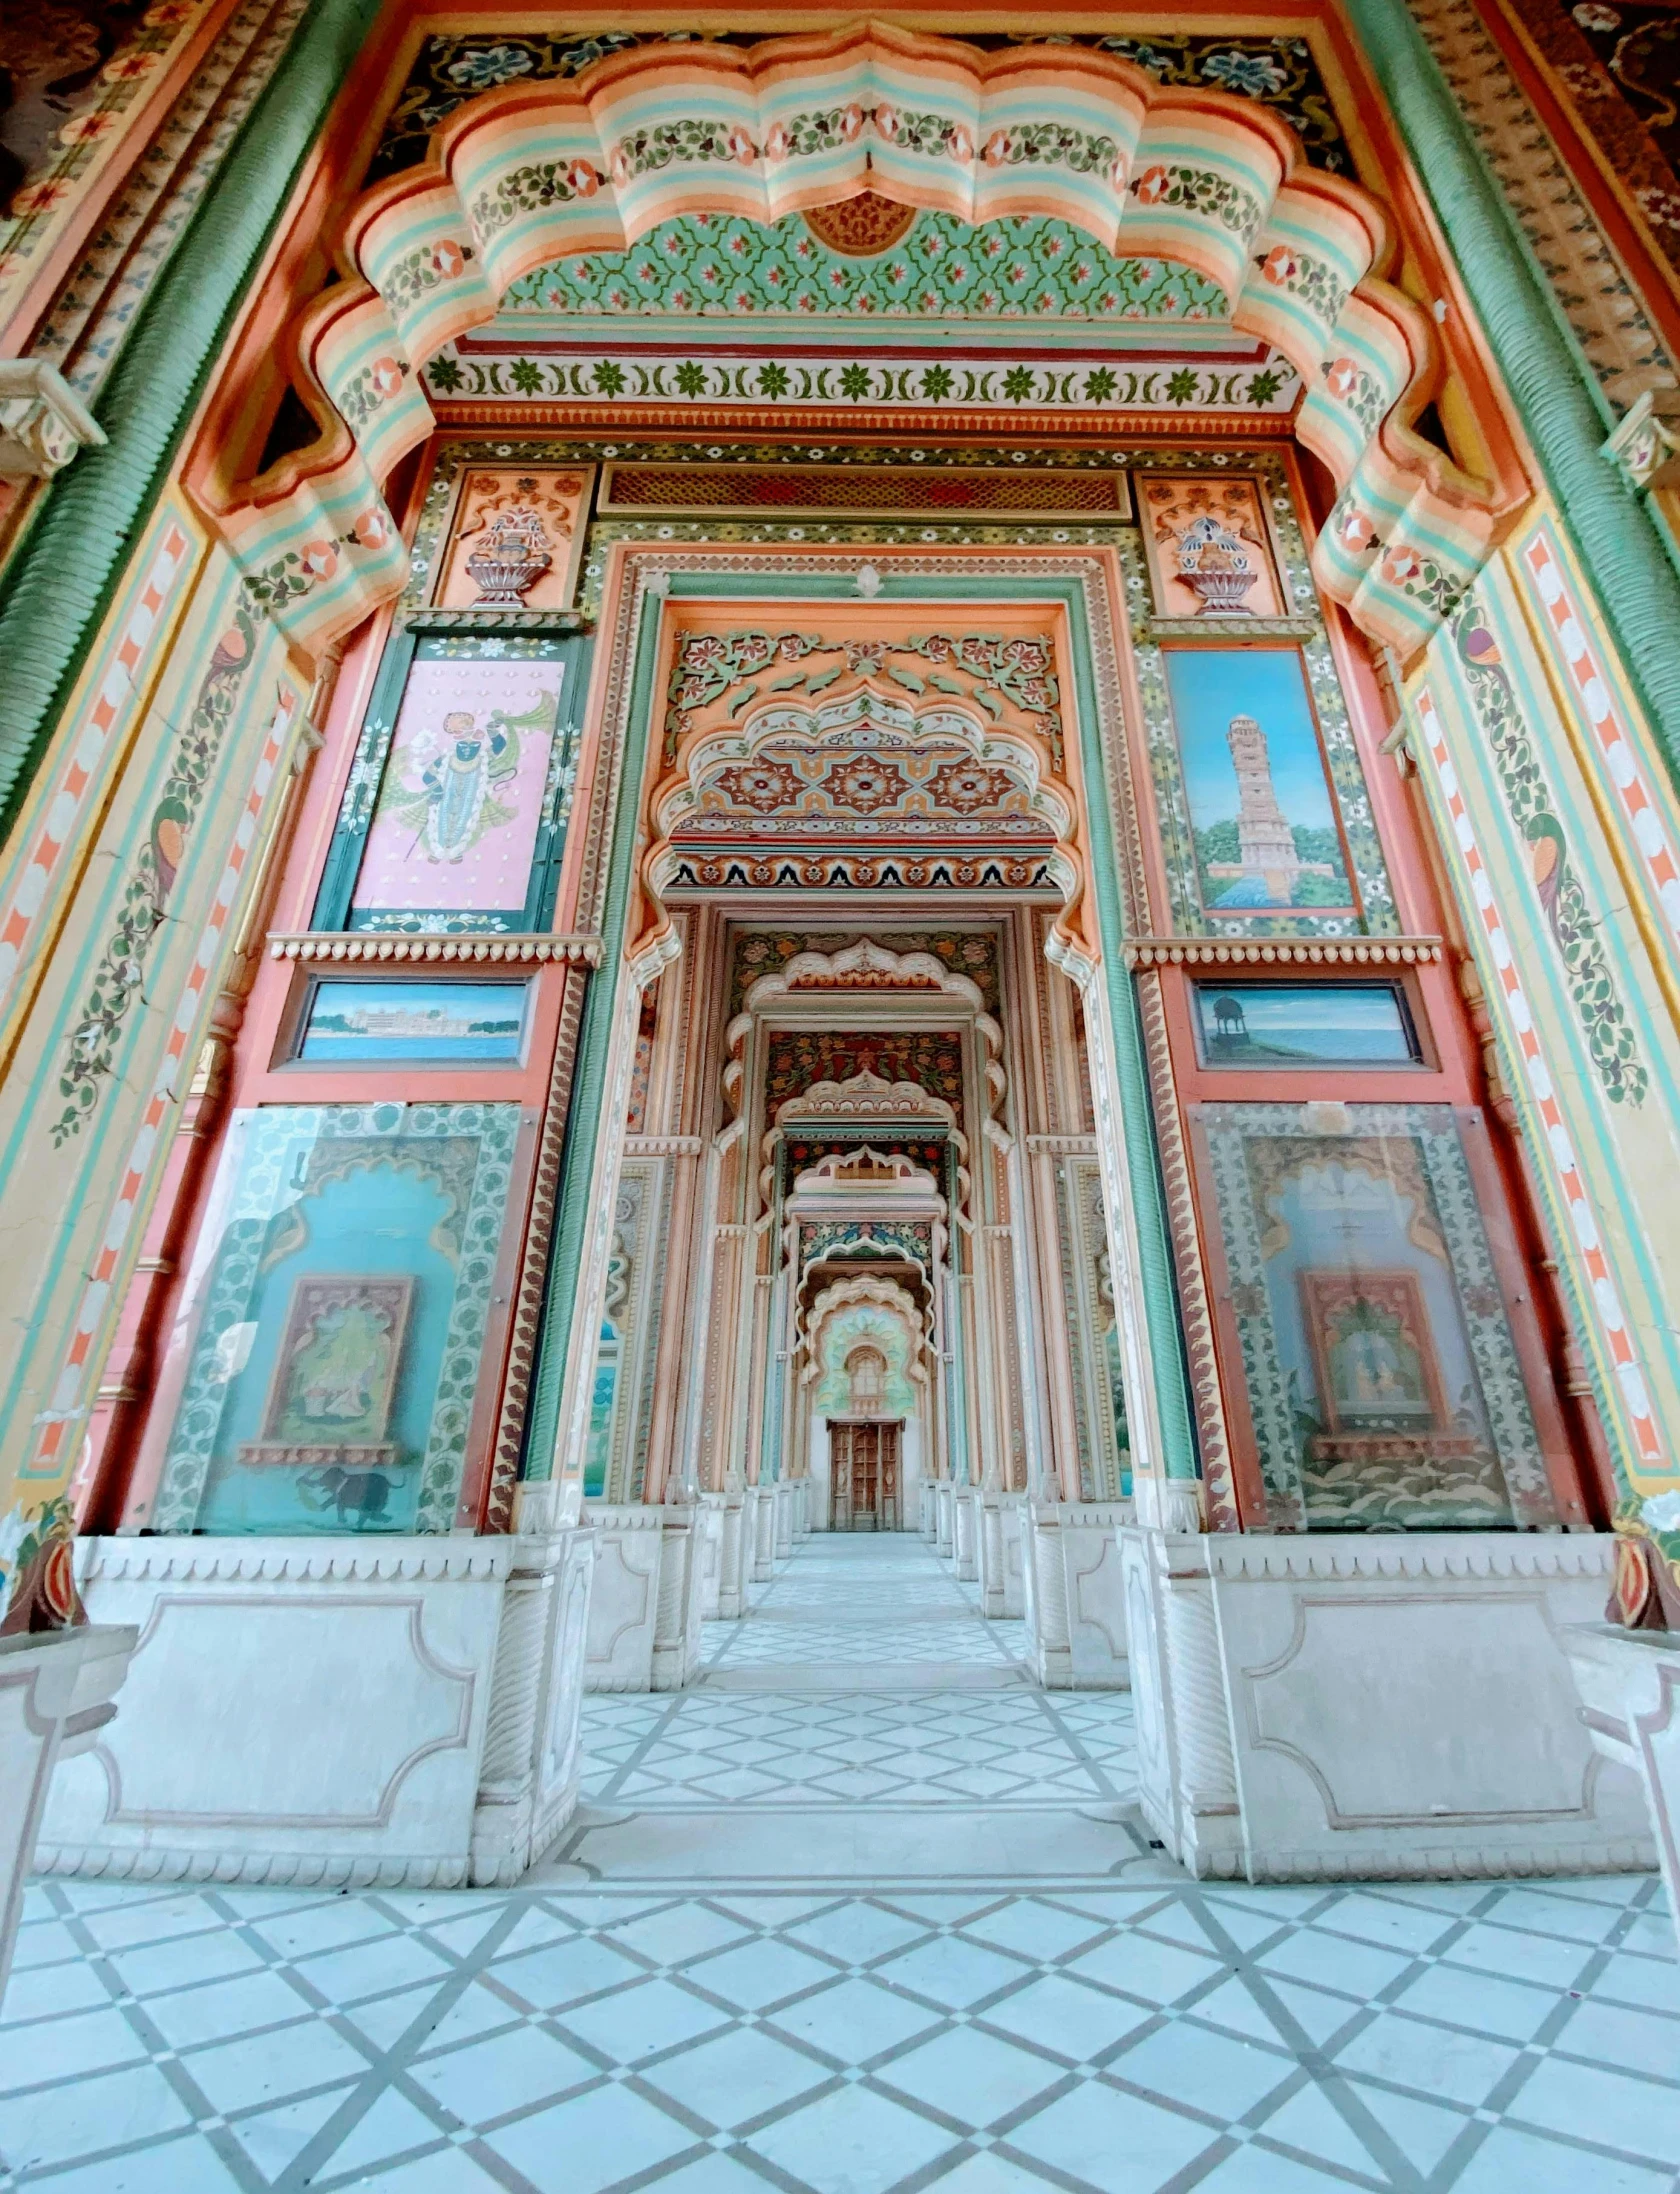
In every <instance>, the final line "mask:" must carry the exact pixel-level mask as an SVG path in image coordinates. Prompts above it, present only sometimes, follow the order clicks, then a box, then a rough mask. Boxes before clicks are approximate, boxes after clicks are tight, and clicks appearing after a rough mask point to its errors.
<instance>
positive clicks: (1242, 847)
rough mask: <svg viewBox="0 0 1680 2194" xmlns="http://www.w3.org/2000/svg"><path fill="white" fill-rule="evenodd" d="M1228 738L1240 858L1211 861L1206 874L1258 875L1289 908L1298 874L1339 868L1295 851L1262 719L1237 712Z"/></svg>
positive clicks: (1272, 897) (1275, 901)
mask: <svg viewBox="0 0 1680 2194" xmlns="http://www.w3.org/2000/svg"><path fill="white" fill-rule="evenodd" d="M1225 739H1226V744H1227V745H1228V746H1229V747H1230V750H1231V767H1232V768H1233V769H1234V770H1235V771H1236V773H1237V797H1238V801H1239V803H1240V804H1239V806H1238V809H1237V858H1236V859H1235V860H1234V861H1210V862H1209V863H1208V874H1209V876H1219V877H1230V878H1232V879H1234V880H1240V881H1243V882H1247V881H1251V880H1253V879H1255V878H1258V879H1259V880H1260V881H1261V882H1262V883H1263V884H1264V886H1265V891H1266V898H1267V900H1268V902H1269V903H1270V904H1271V905H1273V906H1284V907H1286V906H1290V905H1292V904H1293V903H1294V899H1295V885H1296V880H1297V879H1298V878H1299V877H1301V876H1303V875H1308V876H1334V875H1335V873H1336V870H1335V866H1334V864H1333V863H1332V862H1329V861H1303V860H1302V858H1301V856H1300V854H1299V852H1298V851H1297V850H1296V845H1295V833H1294V830H1293V828H1292V827H1291V825H1290V821H1289V818H1288V816H1287V815H1285V814H1284V812H1283V808H1282V806H1281V804H1280V803H1279V800H1278V796H1277V791H1276V788H1275V787H1274V785H1273V783H1272V763H1271V755H1270V753H1269V751H1268V749H1267V745H1266V734H1265V733H1264V732H1263V731H1262V730H1261V728H1260V724H1259V720H1258V718H1256V717H1253V716H1233V717H1232V718H1231V724H1230V729H1229V730H1228V731H1227V732H1226V734H1225Z"/></svg>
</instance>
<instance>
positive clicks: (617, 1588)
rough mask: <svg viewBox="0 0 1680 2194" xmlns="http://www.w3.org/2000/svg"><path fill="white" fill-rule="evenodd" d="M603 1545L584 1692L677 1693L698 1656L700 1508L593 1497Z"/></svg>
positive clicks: (590, 1510)
mask: <svg viewBox="0 0 1680 2194" xmlns="http://www.w3.org/2000/svg"><path fill="white" fill-rule="evenodd" d="M585 1514H586V1517H587V1519H588V1522H589V1523H590V1524H591V1526H592V1527H593V1528H594V1531H595V1534H596V1537H597V1539H598V1541H599V1543H600V1549H601V1552H600V1559H599V1561H598V1562H597V1563H596V1565H595V1589H594V1593H593V1595H592V1597H591V1600H590V1607H589V1652H588V1657H587V1659H586V1660H585V1663H584V1689H585V1690H586V1691H680V1690H681V1689H682V1688H683V1686H684V1684H686V1683H687V1682H688V1681H689V1679H690V1677H692V1675H693V1674H694V1671H695V1668H696V1667H697V1665H698V1663H699V1659H700V1593H701V1583H702V1570H703V1564H702V1562H701V1561H700V1560H698V1559H697V1558H696V1546H695V1541H696V1538H697V1536H698V1535H699V1534H697V1532H696V1529H695V1523H696V1518H697V1515H698V1511H696V1510H694V1509H691V1508H674V1507H663V1506H660V1507H654V1506H648V1505H645V1504H642V1503H639V1502H630V1503H627V1504H625V1505H624V1506H622V1507H619V1506H609V1505H607V1504H606V1503H601V1502H595V1501H591V1502H589V1503H587V1504H586V1508H585Z"/></svg>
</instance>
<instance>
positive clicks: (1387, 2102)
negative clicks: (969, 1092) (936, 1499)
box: [0, 1537, 1680, 2194]
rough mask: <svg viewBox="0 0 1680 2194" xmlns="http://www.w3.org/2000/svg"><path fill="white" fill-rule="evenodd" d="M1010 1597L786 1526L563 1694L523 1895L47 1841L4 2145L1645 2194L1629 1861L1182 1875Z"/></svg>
mask: <svg viewBox="0 0 1680 2194" xmlns="http://www.w3.org/2000/svg"><path fill="white" fill-rule="evenodd" d="M848 1608H849V1609H850V1610H851V1611H852V1613H851V1617H850V1619H849V1620H848V1614H847V1610H848ZM848 1629H849V1631H850V1637H849V1641H848V1643H847V1644H846V1647H845V1649H844V1650H841V1651H838V1652H837V1651H835V1650H834V1641H835V1637H836V1634H838V1633H844V1632H847V1631H848ZM1012 1630H1013V1626H1010V1625H1002V1624H986V1623H983V1622H982V1621H981V1619H980V1617H979V1615H978V1613H977V1612H976V1610H975V1608H974V1605H973V1594H972V1591H971V1590H968V1589H966V1588H962V1587H959V1586H957V1585H956V1584H955V1583H954V1582H953V1581H952V1579H951V1578H950V1575H949V1572H948V1571H947V1570H946V1569H945V1568H944V1567H943V1566H942V1565H941V1564H939V1563H938V1562H937V1561H936V1559H935V1558H934V1556H933V1555H932V1554H931V1553H930V1552H929V1551H928V1550H927V1549H926V1548H925V1547H923V1546H922V1545H921V1544H920V1542H919V1541H917V1540H915V1539H913V1538H908V1537H899V1538H895V1539H883V1540H874V1541H871V1540H859V1541H847V1542H844V1543H842V1544H839V1545H836V1544H835V1543H834V1542H827V1543H825V1542H824V1541H822V1540H820V1539H819V1540H817V1541H815V1542H812V1543H811V1544H809V1545H807V1546H805V1547H802V1548H801V1549H799V1550H798V1551H797V1552H796V1553H795V1555H794V1557H793V1559H792V1561H791V1563H789V1564H787V1565H785V1566H784V1568H783V1570H782V1573H781V1575H780V1576H779V1577H778V1579H777V1580H776V1581H775V1583H774V1584H772V1585H771V1586H769V1587H768V1588H759V1589H758V1592H757V1594H756V1596H755V1605H754V1608H753V1611H752V1612H751V1613H750V1614H749V1615H748V1616H747V1617H746V1618H745V1619H744V1620H743V1621H742V1622H741V1623H738V1624H732V1625H718V1626H716V1627H715V1630H711V1631H709V1632H708V1637H707V1646H706V1671H705V1679H704V1680H703V1681H702V1682H700V1683H699V1684H697V1685H696V1686H695V1687H693V1688H692V1689H691V1690H690V1691H688V1692H685V1693H682V1694H679V1695H677V1696H675V1697H669V1698H661V1697H654V1698H629V1699H626V1698H617V1699H595V1700H591V1701H590V1702H589V1706H588V1713H587V1720H588V1732H589V1746H590V1760H589V1770H588V1794H587V1798H586V1803H585V1806H584V1809H583V1810H582V1812H581V1813H580V1816H579V1819H578V1821H577V1823H576V1824H575V1825H574V1827H573V1829H572V1830H571V1831H569V1832H568V1835H567V1837H566V1839H565V1840H564V1841H563V1842H562V1844H561V1845H560V1846H559V1847H558V1849H557V1850H556V1852H555V1853H554V1854H552V1855H551V1857H550V1858H549V1860H548V1861H547V1862H546V1863H545V1864H544V1866H543V1867H542V1868H540V1869H539V1870H538V1871H537V1873H536V1874H535V1875H533V1876H532V1877H531V1878H530V1879H529V1881H528V1882H527V1883H526V1884H524V1885H522V1886H521V1887H520V1888H518V1889H517V1890H514V1891H511V1892H508V1891H498V1892H494V1893H479V1892H473V1891H456V1892H452V1893H438V1894H414V1895H400V1894H399V1895H390V1894H378V1893H351V1894H345V1895H334V1894H330V1893H329V1894H323V1893H319V1892H314V1893H311V1892H304V1891H295V1892H294V1891H285V1890H262V1889H218V1888H213V1887H206V1888H193V1889H190V1890H183V1889H179V1888H176V1889H169V1888H150V1889H148V1888H143V1887H135V1886H131V1885H123V1886H110V1887H105V1886H101V1885H100V1884H97V1883H92V1882H73V1881H56V1880H55V1881H49V1882H43V1883H38V1884H37V1885H35V1886H34V1887H33V1888H32V1890H31V1891H30V1893H29V1904H28V1911H27V1915H26V1924H25V1927H24V1929H23V1933H22V1937H21V1940H20V1943H19V1949H18V1958H17V1964H16V1968H15V1970H14V1974H13V1978H12V1982H11V1986H10V1988H9V1990H8V1992H7V1995H6V1999H5V2003H4V2005H3V2007H0V2155H4V2156H5V2158H6V2159H7V2163H8V2165H9V2169H0V2187H4V2188H6V2189H8V2190H9V2189H12V2188H25V2187H27V2188H35V2187H43V2188H46V2187H50V2188H52V2189H54V2190H55V2194H208V2190H212V2189H213V2190H216V2194H228V2190H234V2189H238V2190H244V2194H256V2190H258V2189H268V2188H273V2189H277V2190H280V2194H302V2190H304V2189H310V2190H316V2189H319V2190H322V2194H332V2190H337V2189H340V2188H352V2187H374V2188H378V2189H382V2190H384V2194H494V2190H496V2189H507V2190H515V2194H531V2190H540V2194H637V2190H639V2189H642V2188H657V2189H658V2190H659V2194H763V2190H764V2189H766V2188H781V2189H783V2190H785V2194H802V2190H811V2194H891V2190H897V2194H920V2190H921V2189H923V2188H937V2189H938V2190H939V2194H1044V2190H1046V2189H1053V2188H1060V2189H1063V2190H1064V2194H1089V2190H1093V2189H1095V2190H1100V2194H1188V2190H1189V2189H1190V2188H1192V2187H1194V2188H1198V2189H1207V2190H1209V2194H1332V2190H1333V2189H1337V2188H1348V2187H1362V2188H1369V2189H1381V2190H1389V2194H1398V2190H1404V2194H1445V2190H1447V2189H1452V2190H1454V2194H1565V2190H1567V2194H1680V1964H1676V1962H1675V1943H1674V1936H1673V1931H1672V1929H1671V1927H1670V1925H1669V1922H1668V1918H1667V1915H1666V1913H1665V1911H1664V1908H1663V1903H1662V1896H1661V1891H1660V1887H1659V1885H1658V1883H1657V1881H1656V1880H1655V1878H1654V1877H1651V1876H1643V1875H1641V1876H1630V1877H1627V1878H1624V1879H1616V1880H1604V1879H1593V1880H1581V1881H1548V1882H1539V1883H1516V1882H1512V1883H1487V1882H1477V1883H1458V1884H1450V1883H1447V1884H1422V1885H1408V1886H1396V1885H1372V1886H1369V1887H1361V1886H1358V1885H1352V1886H1346V1887H1337V1888H1327V1889H1319V1888H1313V1887H1304V1888H1299V1887H1291V1888H1260V1889H1254V1888H1248V1887H1246V1886H1240V1885H1229V1884H1227V1885H1222V1886H1217V1887H1205V1888H1204V1887H1201V1886H1198V1885H1197V1884H1194V1883H1192V1882H1191V1881H1189V1880H1188V1878H1187V1877H1186V1876H1184V1875H1183V1874H1182V1873H1181V1872H1179V1870H1178V1869H1176V1868H1174V1867H1172V1866H1170V1865H1168V1864H1167V1863H1166V1862H1165V1861H1164V1859H1163V1857H1162V1855H1161V1854H1160V1853H1158V1852H1155V1851H1153V1850H1151V1849H1150V1847H1149V1843H1148V1839H1147V1836H1146V1835H1145V1833H1144V1831H1143V1829H1142V1827H1141V1825H1140V1823H1139V1820H1138V1817H1137V1815H1136V1813H1135V1812H1134V1811H1133V1809H1132V1807H1131V1804H1130V1799H1129V1782H1128V1776H1129V1767H1128V1760H1129V1750H1128V1734H1129V1701H1128V1700H1127V1699H1125V1698H1124V1697H1123V1696H1102V1695H1094V1694H1082V1695H1071V1696H1070V1695H1067V1694H1062V1695H1046V1694H1042V1693H1040V1692H1038V1691H1036V1690H1035V1689H1033V1688H1032V1687H1031V1686H1030V1685H1029V1684H1027V1683H1026V1682H1025V1681H1024V1680H1023V1679H1022V1678H1021V1677H1020V1674H1019V1670H1018V1669H1015V1670H1014V1671H1013V1672H1012V1671H1011V1668H1010V1666H1008V1665H1005V1664H1010V1663H1012V1662H1013V1661H1014V1659H1015V1656H1016V1653H1017V1652H1018V1646H1016V1644H1015V1643H1014V1641H1013V1639H1012V1636H1011V1633H1012ZM778 1639H779V1641H780V1643H779V1645H776V1646H775V1647H774V1649H773V1650H772V1649H770V1648H766V1646H765V1643H764V1641H766V1640H778ZM871 1639H872V1640H873V1643H874V1649H875V1650H874V1651H873V1653H871V1652H870V1651H869V1650H868V1646H869V1642H870V1640H871ZM777 1651H779V1652H780V1653H782V1654H783V1655H784V1656H785V1657H786V1658H785V1659H784V1660H783V1661H782V1662H780V1663H778V1662H777V1660H776V1659H775V1658H774V1653H775V1652H777ZM740 1665H750V1666H752V1667H754V1668H758V1669H763V1670H773V1669H775V1668H776V1667H777V1666H783V1667H785V1668H786V1670H787V1679H788V1682H789V1684H790V1685H795V1684H797V1685H798V1686H799V1687H801V1688H798V1689H790V1691H788V1692H787V1693H786V1694H778V1693H776V1692H773V1691H770V1690H763V1691H760V1690H756V1689H755V1690H753V1691H749V1692H742V1691H735V1690H731V1689H730V1688H728V1686H727V1685H722V1686H720V1685H717V1684H715V1683H714V1682H713V1680H712V1679H713V1678H714V1677H715V1676H717V1675H720V1674H721V1675H727V1674H728V1672H729V1671H730V1669H731V1668H733V1667H737V1666H740ZM1000 1665H1001V1666H1003V1673H1004V1676H1005V1678H1006V1679H1007V1681H1006V1682H1005V1684H1004V1685H1002V1686H1000V1687H998V1688H987V1689H979V1690H975V1689H967V1690H946V1691H940V1690H932V1691H926V1692H923V1691H918V1690H915V1689H913V1688H911V1687H910V1686H909V1684H908V1683H907V1682H906V1680H905V1679H906V1672H907V1671H914V1670H918V1669H921V1668H924V1667H927V1666H934V1667H939V1666H944V1667H946V1668H949V1669H962V1668H965V1667H967V1668H987V1667H991V1668H994V1669H995V1668H998V1667H999V1666H1000ZM871 1687H874V1688H871Z"/></svg>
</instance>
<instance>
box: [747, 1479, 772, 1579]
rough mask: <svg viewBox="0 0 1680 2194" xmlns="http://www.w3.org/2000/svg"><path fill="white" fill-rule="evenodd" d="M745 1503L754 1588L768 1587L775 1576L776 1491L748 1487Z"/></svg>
mask: <svg viewBox="0 0 1680 2194" xmlns="http://www.w3.org/2000/svg"><path fill="white" fill-rule="evenodd" d="M746 1502H747V1546H748V1549H749V1557H750V1561H751V1569H750V1571H749V1574H750V1576H751V1578H752V1581H753V1583H754V1584H755V1585H767V1584H768V1583H769V1582H770V1580H771V1578H772V1577H774V1576H775V1574H776V1489H775V1487H774V1486H748V1488H747V1494H746Z"/></svg>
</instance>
